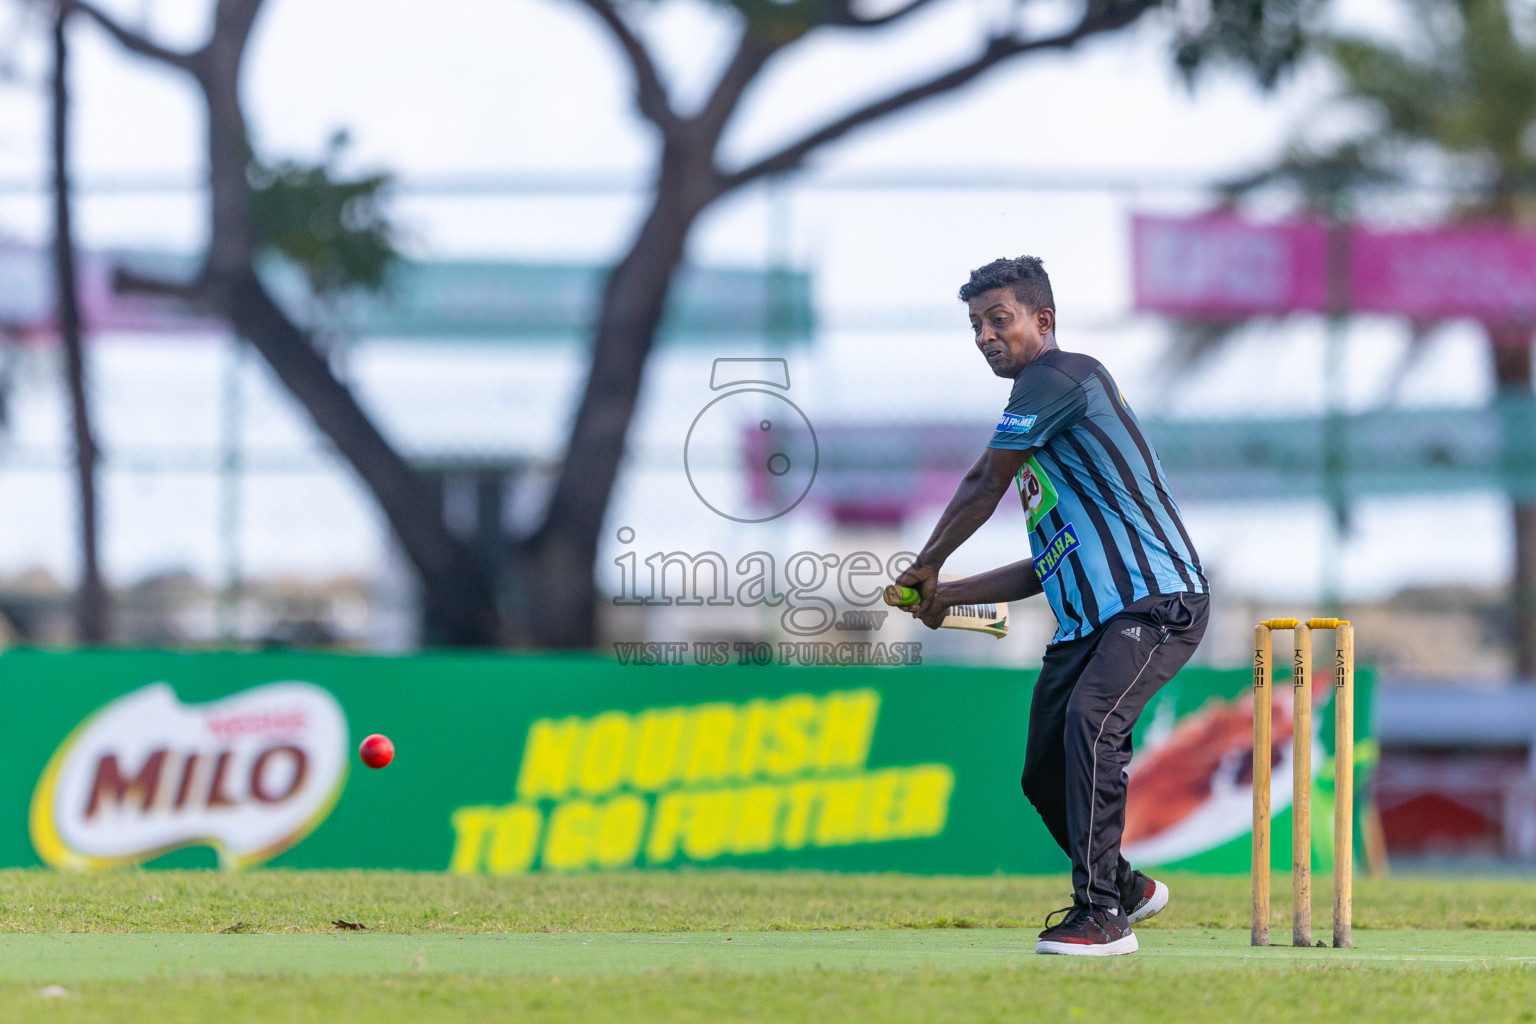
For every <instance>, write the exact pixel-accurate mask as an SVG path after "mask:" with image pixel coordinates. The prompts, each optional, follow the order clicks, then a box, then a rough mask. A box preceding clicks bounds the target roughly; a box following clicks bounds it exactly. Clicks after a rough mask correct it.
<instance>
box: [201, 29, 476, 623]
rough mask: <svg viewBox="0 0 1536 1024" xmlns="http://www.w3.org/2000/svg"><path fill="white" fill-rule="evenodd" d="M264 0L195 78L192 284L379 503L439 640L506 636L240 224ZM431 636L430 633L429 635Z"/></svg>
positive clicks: (406, 468) (215, 43)
mask: <svg viewBox="0 0 1536 1024" xmlns="http://www.w3.org/2000/svg"><path fill="white" fill-rule="evenodd" d="M260 6H261V4H260V0H225V2H221V3H220V5H219V8H218V14H217V18H218V24H217V25H216V31H215V33H214V36H213V39H212V42H211V43H210V45H209V47H208V49H207V50H206V51H205V52H204V55H203V58H202V62H201V64H200V65H199V67H198V71H197V80H198V84H199V85H200V86H201V88H202V91H203V95H204V98H205V100H206V102H207V105H208V122H207V126H208V127H207V130H208V182H209V191H210V205H211V215H212V221H213V225H212V237H211V239H210V242H209V247H208V256H207V259H206V261H205V265H204V269H203V278H202V280H201V281H200V282H199V285H198V291H199V292H200V293H202V294H203V296H204V297H205V298H207V299H208V300H210V301H211V304H212V305H213V306H214V307H215V309H216V310H217V311H218V313H219V314H220V315H221V316H222V317H223V318H224V319H225V320H226V321H228V323H229V325H230V327H231V328H232V329H233V330H234V331H235V332H236V333H237V334H239V335H240V336H241V337H243V338H245V339H246V340H248V341H249V342H250V343H251V345H252V346H253V347H254V348H255V349H256V350H257V351H258V352H260V353H261V355H262V357H263V358H264V359H265V360H266V361H267V363H268V364H269V365H270V366H271V367H272V370H273V372H275V373H276V374H277V376H278V379H279V380H281V381H282V382H283V384H284V386H285V387H287V389H288V391H289V392H290V393H291V394H292V395H293V396H294V398H296V399H297V400H298V401H299V404H300V405H302V406H303V407H304V408H305V410H306V411H307V412H308V413H309V415H310V418H311V419H312V420H313V421H314V424H315V426H316V427H317V428H318V429H319V430H320V432H321V433H323V434H324V435H325V436H326V437H327V438H329V439H330V442H331V443H332V444H333V445H335V447H336V450H337V451H338V452H339V453H340V454H341V456H342V457H343V458H345V459H346V460H347V461H348V462H349V463H350V464H351V465H352V468H353V469H354V470H355V471H356V472H357V474H358V476H359V477H360V478H361V479H362V482H363V484H364V485H365V486H366V487H367V488H368V489H369V491H370V492H371V493H372V494H373V496H374V498H375V499H376V500H377V501H378V503H379V507H380V508H381V509H382V510H383V512H384V515H385V518H387V519H388V520H389V524H390V526H391V528H392V529H393V530H394V533H395V536H396V538H398V539H399V541H400V545H401V547H402V548H403V549H404V551H405V554H406V557H407V558H409V559H410V561H411V563H412V565H413V566H414V567H415V569H416V572H417V574H418V577H419V580H420V583H421V587H422V591H423V598H424V601H425V603H426V604H427V605H429V606H430V607H431V608H432V610H433V612H434V618H435V620H436V621H437V622H438V623H440V625H441V628H442V630H443V634H444V635H443V636H442V637H441V642H446V643H450V644H455V645H464V646H476V647H485V646H493V645H497V644H500V643H502V642H504V641H505V636H504V630H503V629H502V625H501V620H500V616H499V614H498V612H497V607H496V595H495V593H494V592H493V590H492V588H491V586H490V583H489V581H488V577H487V575H486V574H485V573H484V572H482V571H481V569H480V566H479V565H478V564H477V563H476V562H475V560H474V557H473V554H472V552H471V551H470V550H469V548H468V547H467V546H466V545H463V544H460V543H459V542H458V541H456V540H455V539H454V538H453V536H452V535H451V534H450V533H449V532H448V527H447V525H446V524H445V523H444V522H443V518H442V515H441V510H440V509H439V508H438V503H437V502H436V501H435V500H434V499H433V497H432V496H431V494H430V492H429V491H428V489H427V487H426V485H425V483H424V482H423V480H422V479H421V477H420V476H419V475H418V474H417V473H416V471H415V470H414V469H412V468H411V466H410V464H409V463H407V462H406V461H405V459H403V458H402V457H401V456H400V454H399V453H398V452H396V451H395V450H394V448H392V447H391V446H390V444H389V442H388V441H387V440H385V438H384V436H383V435H382V434H381V433H380V432H379V430H378V428H377V427H376V426H374V424H373V421H372V420H370V419H369V418H368V415H367V413H365V412H364V411H363V409H362V407H361V406H360V405H358V403H357V400H356V398H355V397H354V396H353V395H352V392H351V391H350V390H349V389H348V388H347V387H346V385H344V384H342V383H341V382H340V381H339V380H337V379H336V375H335V374H334V373H332V371H331V368H330V365H329V364H328V363H327V362H326V360H325V358H324V357H323V356H322V355H321V354H320V353H319V352H317V351H316V350H315V347H314V345H313V344H312V343H311V341H310V338H309V336H308V335H307V334H306V333H305V332H304V331H302V330H301V329H300V328H299V327H298V326H297V325H296V324H294V323H293V321H292V320H290V319H289V317H288V315H287V313H285V312H284V311H283V309H282V307H280V306H279V305H278V304H277V303H276V302H275V301H274V300H273V299H272V297H271V295H269V294H268V293H267V290H266V288H265V287H264V286H263V285H262V283H261V281H260V279H259V278H258V277H257V276H256V273H255V270H254V269H253V260H254V258H255V253H254V249H253V246H252V243H251V233H250V230H249V225H248V223H247V210H246V205H247V202H248V196H249V185H248V182H247V179H246V172H247V169H248V167H249V166H250V159H251V150H250V143H249V138H248V135H247V132H246V128H245V118H244V114H243V113H242V111H241V108H240V90H239V83H240V62H241V59H242V56H243V53H244V42H245V39H246V37H247V35H248V33H249V31H250V28H251V25H252V24H253V23H254V20H255V17H256V14H257V11H258V9H259V8H260ZM434 639H436V638H434Z"/></svg>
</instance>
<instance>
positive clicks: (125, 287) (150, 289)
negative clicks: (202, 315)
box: [112, 267, 208, 305]
mask: <svg viewBox="0 0 1536 1024" xmlns="http://www.w3.org/2000/svg"><path fill="white" fill-rule="evenodd" d="M112 290H113V291H114V292H118V293H120V294H125V295H154V296H158V297H160V298H166V299H179V300H181V301H182V302H185V303H187V304H189V305H198V304H202V303H206V302H207V301H208V294H207V289H206V288H205V287H204V285H203V281H202V279H201V278H198V279H197V280H194V281H167V280H165V279H164V278H159V277H146V276H145V275H143V274H138V273H135V272H134V271H132V270H129V269H127V268H126V267H114V268H113V270H112Z"/></svg>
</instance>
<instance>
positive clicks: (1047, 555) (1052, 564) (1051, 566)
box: [1035, 523, 1078, 583]
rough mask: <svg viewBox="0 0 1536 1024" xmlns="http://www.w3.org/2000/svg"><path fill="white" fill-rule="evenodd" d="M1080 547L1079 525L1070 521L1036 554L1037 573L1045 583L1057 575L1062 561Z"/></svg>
mask: <svg viewBox="0 0 1536 1024" xmlns="http://www.w3.org/2000/svg"><path fill="white" fill-rule="evenodd" d="M1077 549H1078V541H1077V527H1075V526H1073V525H1072V524H1071V523H1068V524H1067V525H1066V526H1063V527H1062V528H1061V529H1060V530H1058V531H1057V532H1056V536H1054V537H1052V538H1051V539H1050V542H1049V543H1047V544H1046V545H1045V548H1044V550H1042V551H1041V552H1040V553H1039V554H1038V555H1036V556H1035V575H1036V576H1037V577H1039V579H1040V582H1041V583H1044V582H1045V581H1046V580H1048V579H1050V578H1051V577H1052V576H1055V575H1056V570H1057V569H1060V568H1061V563H1062V562H1063V561H1064V560H1065V559H1066V557H1067V556H1068V555H1070V554H1071V553H1072V552H1074V551H1076V550H1077Z"/></svg>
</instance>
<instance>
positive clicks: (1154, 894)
mask: <svg viewBox="0 0 1536 1024" xmlns="http://www.w3.org/2000/svg"><path fill="white" fill-rule="evenodd" d="M1132 877H1133V884H1132V886H1131V889H1130V891H1129V892H1123V893H1121V894H1120V909H1121V910H1123V911H1125V916H1126V918H1127V919H1128V920H1129V921H1130V922H1131V924H1135V923H1136V922H1137V921H1145V920H1146V919H1147V918H1149V917H1155V916H1157V914H1158V912H1159V911H1161V910H1162V909H1163V908H1164V907H1166V906H1167V905H1168V887H1167V886H1166V885H1164V884H1163V883H1162V882H1159V881H1158V880H1157V879H1155V878H1150V877H1148V876H1147V875H1144V874H1142V873H1141V872H1140V871H1138V872H1136V873H1135V875H1134V876H1132Z"/></svg>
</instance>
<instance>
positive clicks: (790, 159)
mask: <svg viewBox="0 0 1536 1024" xmlns="http://www.w3.org/2000/svg"><path fill="white" fill-rule="evenodd" d="M914 2H917V0H914ZM1157 3H1158V0H1125V2H1121V3H1116V4H1114V5H1112V6H1107V7H1105V6H1098V5H1094V6H1092V7H1090V9H1089V13H1087V14H1085V15H1084V16H1083V18H1082V20H1081V21H1079V22H1078V23H1077V24H1076V25H1075V26H1073V27H1072V28H1071V29H1069V30H1068V31H1066V32H1063V33H1061V34H1059V35H1054V36H1046V37H1044V38H1042V39H1019V38H1017V37H1014V36H1000V37H998V38H995V39H993V40H991V41H990V42H989V43H988V44H987V45H986V48H985V49H983V50H982V51H981V53H980V54H979V55H978V56H977V57H976V58H975V59H973V60H970V61H967V62H966V63H964V64H961V65H959V66H958V67H955V68H951V69H950V70H949V71H946V72H944V73H943V74H940V75H936V76H934V77H933V78H930V79H928V80H927V81H926V82H919V83H918V84H917V85H914V86H911V87H909V88H906V89H903V90H902V91H900V92H898V93H894V94H892V95H890V96H887V97H886V98H885V99H883V100H876V101H875V102H873V103H870V104H868V105H866V106H863V107H860V108H859V109H857V110H855V111H853V112H851V113H849V114H845V115H844V116H842V117H840V118H838V119H837V120H836V121H833V122H831V123H829V124H826V125H823V126H822V127H821V128H818V129H816V130H815V131H813V132H811V133H810V134H808V135H805V136H803V137H802V138H800V139H799V141H797V142H792V143H790V144H789V145H788V146H785V147H784V148H783V149H781V150H779V151H778V152H777V153H773V154H771V155H770V156H766V157H763V158H762V159H761V160H758V161H757V162H756V163H752V164H748V165H747V166H746V167H743V168H741V169H740V170H737V171H733V172H731V173H728V174H722V175H721V177H720V194H722V195H723V194H725V193H726V192H730V191H731V190H733V189H737V188H740V187H741V186H743V185H745V184H747V183H749V182H752V181H756V180H757V179H758V178H761V177H764V176H766V175H770V174H779V173H781V172H783V171H788V170H793V169H794V168H795V167H797V166H799V164H800V162H801V161H802V160H804V159H805V158H806V157H807V156H809V155H810V154H811V152H812V151H814V150H816V149H819V148H820V147H822V146H824V145H826V144H827V143H829V142H832V141H834V140H836V139H839V138H842V137H843V136H844V135H847V134H848V133H849V132H851V131H853V130H854V129H855V128H858V127H860V126H862V125H865V124H868V123H869V122H871V121H875V120H878V119H880V118H882V117H885V116H886V115H887V114H891V113H894V112H895V111H898V110H901V109H903V108H904V107H910V106H913V105H914V104H917V103H921V102H922V101H923V100H926V99H931V98H932V97H934V96H938V95H941V94H943V93H946V92H950V91H952V90H954V89H958V88H960V87H961V86H962V85H965V84H967V83H969V82H971V81H972V80H974V79H975V78H977V77H978V76H980V75H981V74H982V73H984V72H986V71H988V70H990V69H992V68H993V67H996V66H997V65H998V64H1001V63H1003V62H1004V61H1006V60H1009V59H1011V58H1013V57H1017V56H1019V55H1020V54H1023V53H1030V52H1033V51H1035V50H1064V49H1068V48H1070V47H1072V46H1074V45H1076V44H1077V43H1078V42H1080V41H1081V40H1083V39H1086V38H1087V37H1089V36H1092V35H1097V34H1099V33H1100V32H1109V31H1112V30H1114V29H1117V28H1122V27H1124V26H1126V25H1129V24H1130V23H1131V22H1133V21H1135V20H1136V19H1137V18H1140V17H1141V16H1142V15H1143V14H1145V13H1146V12H1147V11H1149V10H1151V9H1152V8H1153V7H1155V6H1157ZM1095 8H1097V9H1095Z"/></svg>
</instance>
